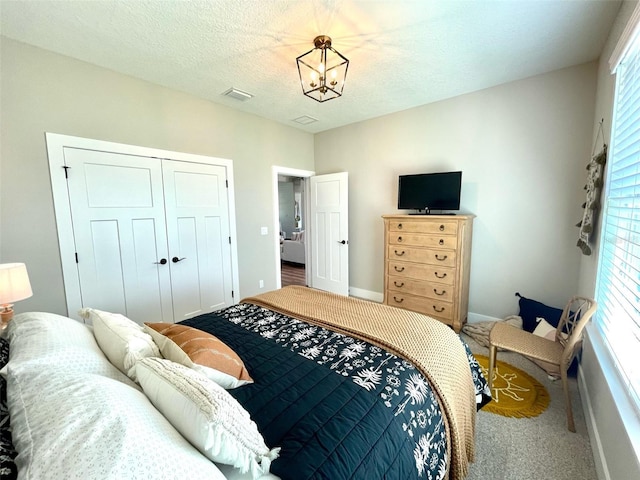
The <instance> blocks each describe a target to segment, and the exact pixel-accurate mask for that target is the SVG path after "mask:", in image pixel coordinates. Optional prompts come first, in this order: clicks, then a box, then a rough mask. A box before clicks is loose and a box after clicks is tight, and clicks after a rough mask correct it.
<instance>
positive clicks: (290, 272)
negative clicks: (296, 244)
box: [281, 262, 307, 287]
mask: <svg viewBox="0 0 640 480" xmlns="http://www.w3.org/2000/svg"><path fill="white" fill-rule="evenodd" d="M281 266H282V276H281V280H282V286H283V287H286V286H288V285H306V284H307V281H306V279H305V267H304V264H301V263H289V262H282V264H281Z"/></svg>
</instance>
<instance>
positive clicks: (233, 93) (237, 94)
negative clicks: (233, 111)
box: [223, 87, 253, 102]
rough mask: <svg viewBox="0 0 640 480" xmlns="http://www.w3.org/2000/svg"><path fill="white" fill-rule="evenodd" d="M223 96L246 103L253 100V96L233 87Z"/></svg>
mask: <svg viewBox="0 0 640 480" xmlns="http://www.w3.org/2000/svg"><path fill="white" fill-rule="evenodd" d="M223 95H225V96H227V97H231V98H235V99H236V100H240V101H241V102H244V101H245V100H249V99H250V98H253V95H251V94H250V93H247V92H243V91H242V90H238V89H237V88H233V87H231V88H230V89H229V90H227V91H226V92H224V93H223Z"/></svg>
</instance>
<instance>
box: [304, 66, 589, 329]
mask: <svg viewBox="0 0 640 480" xmlns="http://www.w3.org/2000/svg"><path fill="white" fill-rule="evenodd" d="M596 77H597V64H596V63H595V62H594V63H589V64H584V65H579V66H576V67H572V68H566V69H563V70H559V71H555V72H551V73H548V74H545V75H539V76H536V77H532V78H528V79H525V80H521V81H517V82H512V83H508V84H504V85H501V86H498V87H495V88H490V89H486V90H482V91H479V92H475V93H471V94H468V95H464V96H459V97H456V98H452V99H450V100H445V101H442V102H438V103H433V104H429V105H425V106H422V107H419V108H414V109H411V110H407V111H404V112H400V113H396V114H392V115H387V116H384V117H380V118H376V119H373V120H369V121H365V122H361V123H357V124H353V125H349V126H346V127H341V128H338V129H335V130H330V131H327V132H323V133H319V134H316V140H315V166H316V172H317V173H319V174H320V173H330V172H336V171H341V170H347V171H348V172H349V183H350V184H349V188H350V190H349V219H350V225H349V228H350V232H349V236H350V242H349V245H350V274H351V279H350V285H351V286H352V287H357V288H359V289H364V290H367V291H371V292H382V289H383V278H382V275H383V249H382V243H383V230H382V220H381V218H380V216H381V215H382V214H385V213H394V212H397V211H398V210H397V203H396V202H397V197H396V195H397V181H398V175H399V174H406V173H423V172H435V171H447V170H462V171H463V176H462V183H463V186H462V210H463V211H465V212H471V213H474V214H475V215H477V218H476V219H475V223H474V233H473V235H474V237H473V249H472V261H471V285H470V304H469V309H470V312H473V313H475V314H482V315H487V316H494V317H500V318H502V317H504V316H505V315H507V314H513V313H517V302H516V300H517V299H516V298H515V296H514V293H515V292H516V291H519V292H521V293H522V294H523V295H525V296H529V297H533V298H536V299H539V300H542V301H545V302H547V303H550V304H552V305H557V306H562V305H564V304H565V303H566V301H567V299H568V298H569V297H570V296H571V295H573V294H575V292H576V291H577V289H578V271H579V267H580V250H579V249H578V248H577V247H576V241H577V234H578V229H577V228H576V227H575V224H576V223H577V222H578V221H579V220H580V219H581V215H582V211H581V208H580V206H581V205H582V203H583V202H584V190H583V186H584V184H585V182H586V170H585V168H584V167H585V165H586V164H587V163H588V161H589V157H590V154H591V146H592V144H591V138H592V130H593V118H594V98H595V92H596Z"/></svg>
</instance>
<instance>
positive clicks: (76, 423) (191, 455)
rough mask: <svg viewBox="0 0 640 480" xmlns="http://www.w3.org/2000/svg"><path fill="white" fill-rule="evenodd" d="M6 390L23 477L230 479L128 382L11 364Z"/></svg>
mask: <svg viewBox="0 0 640 480" xmlns="http://www.w3.org/2000/svg"><path fill="white" fill-rule="evenodd" d="M76 323H77V322H76ZM96 348H97V346H96ZM98 354H99V355H100V356H102V357H103V359H104V361H105V363H107V364H109V365H110V366H111V368H112V369H113V370H115V371H116V372H117V373H118V374H119V375H121V376H122V377H124V378H126V377H125V376H124V375H123V374H122V373H120V372H119V371H117V369H116V368H115V367H114V366H113V365H111V364H110V363H109V362H108V361H107V359H106V358H104V355H103V354H102V352H98ZM127 380H128V381H129V382H130V380H129V379H128V378H127ZM131 383H132V384H133V382H131ZM133 385H135V384H133ZM7 396H8V401H7V405H8V408H9V413H10V416H11V429H12V437H13V443H14V446H15V448H16V451H17V452H18V455H17V457H16V464H17V466H18V471H19V478H21V479H32V480H33V479H91V480H113V479H145V480H182V479H210V480H224V478H225V477H224V475H223V474H222V473H221V472H220V471H219V470H218V468H217V467H216V465H214V464H213V463H212V462H211V461H210V460H209V459H207V458H205V457H204V456H203V455H202V454H201V453H200V452H198V450H197V449H195V448H194V447H193V446H192V445H190V444H189V442H188V441H187V440H185V438H184V437H183V436H182V435H180V433H179V432H178V431H176V429H175V428H174V427H173V426H171V424H170V423H169V422H168V421H167V419H166V418H164V417H163V416H162V414H161V413H160V412H158V410H157V409H155V408H154V407H153V405H152V404H151V402H149V400H148V398H147V397H146V396H145V395H144V394H143V393H142V392H141V391H140V390H136V389H135V388H132V387H130V386H128V385H126V384H124V383H122V382H118V381H114V380H112V379H110V378H107V377H104V376H102V375H95V374H88V373H81V374H78V373H75V372H74V373H69V372H68V371H65V370H64V369H62V368H60V367H59V366H52V365H35V364H29V365H22V366H21V367H20V368H13V367H12V365H11V363H10V364H9V373H8V389H7Z"/></svg>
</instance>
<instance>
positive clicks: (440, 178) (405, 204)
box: [398, 172, 462, 214]
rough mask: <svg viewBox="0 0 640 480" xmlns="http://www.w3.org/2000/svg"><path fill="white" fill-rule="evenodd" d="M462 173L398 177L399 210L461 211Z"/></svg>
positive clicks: (425, 211)
mask: <svg viewBox="0 0 640 480" xmlns="http://www.w3.org/2000/svg"><path fill="white" fill-rule="evenodd" d="M461 186H462V172H441V173H422V174H417V175H400V176H399V177H398V209H399V210H418V212H424V213H425V214H428V213H430V211H431V210H459V209H460V188H461Z"/></svg>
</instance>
